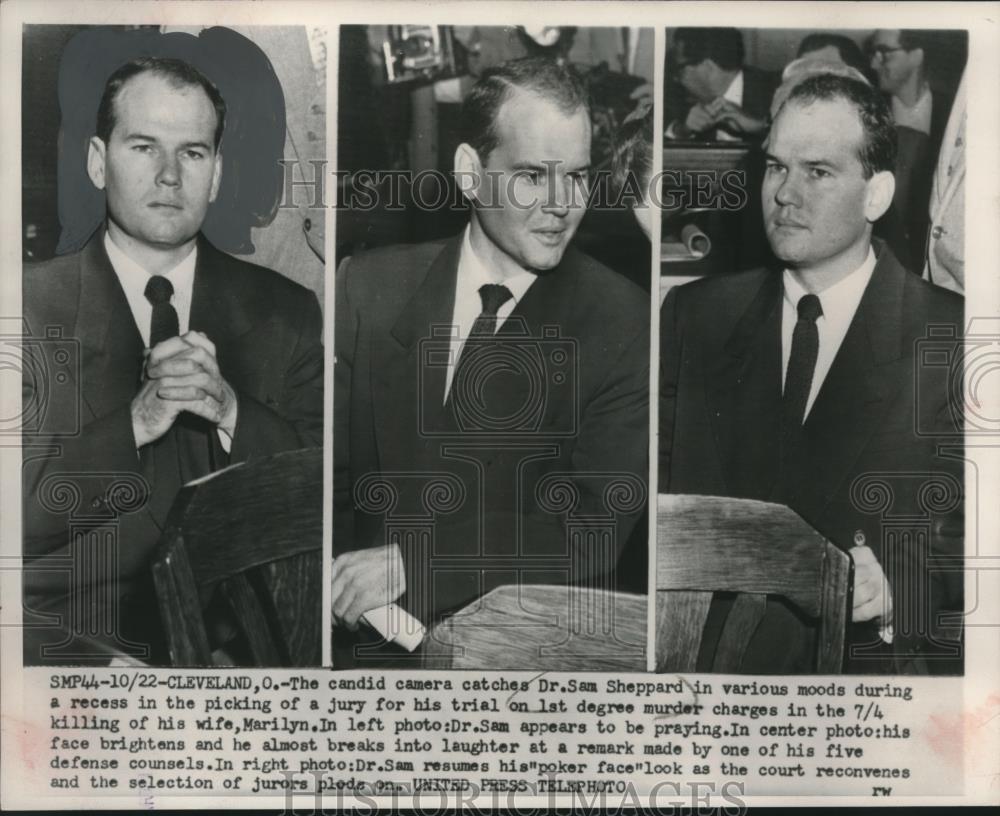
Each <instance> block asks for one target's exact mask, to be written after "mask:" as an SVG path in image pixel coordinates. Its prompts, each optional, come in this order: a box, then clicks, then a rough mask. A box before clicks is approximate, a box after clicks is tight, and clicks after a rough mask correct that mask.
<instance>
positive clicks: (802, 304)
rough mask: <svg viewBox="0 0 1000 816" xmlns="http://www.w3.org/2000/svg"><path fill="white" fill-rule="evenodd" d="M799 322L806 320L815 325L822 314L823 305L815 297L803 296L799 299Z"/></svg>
mask: <svg viewBox="0 0 1000 816" xmlns="http://www.w3.org/2000/svg"><path fill="white" fill-rule="evenodd" d="M798 310H799V320H808V321H809V322H810V323H815V322H816V320H817V318H819V317H820V316H821V315H822V314H823V305H822V304H821V303H820V302H819V298H818V297H816V295H803V296H802V297H801V298H800V299H799V306H798Z"/></svg>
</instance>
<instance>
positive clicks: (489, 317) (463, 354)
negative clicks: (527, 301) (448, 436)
mask: <svg viewBox="0 0 1000 816" xmlns="http://www.w3.org/2000/svg"><path fill="white" fill-rule="evenodd" d="M512 297H514V296H513V295H512V294H511V292H510V289H508V288H507V287H506V286H502V285H500V284H498V283H486V284H483V285H482V286H480V287H479V298H480V300H481V301H482V303H483V310H482V311H481V312H480V313H479V317H477V318H476V321H475V323H473V324H472V329H471V330H470V331H469V336H468V337H467V338H466V339H465V342H464V343H463V344H462V350H461V351H460V352H459V355H458V361H457V362H456V363H455V371H454V373H453V374H452V378H451V390H450V391H449V392H448V401H449V402H452V403H453V402H454V400H455V399H456V398H457V399H458V400H459V401H468V400H469V399H474V397H473V395H471V394H470V393H469V386H468V384H467V383H466V382H465V378H466V375H467V374H468V370H469V361H470V360H472V359H474V358H475V356H476V351H475V347H476V346H477V345H478V344H481V343H482V342H483V341H484V340H488V339H490V338H491V337H493V335H494V334H495V333H496V328H497V312H498V311H500V307H501V306H503V305H504V304H505V303H506V302H507V301H508V300H510V299H511V298H512ZM456 392H458V396H457V397H456Z"/></svg>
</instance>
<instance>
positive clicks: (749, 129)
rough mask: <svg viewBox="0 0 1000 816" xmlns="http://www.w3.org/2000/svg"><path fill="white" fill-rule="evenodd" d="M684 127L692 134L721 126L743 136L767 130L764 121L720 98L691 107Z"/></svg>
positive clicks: (733, 103)
mask: <svg viewBox="0 0 1000 816" xmlns="http://www.w3.org/2000/svg"><path fill="white" fill-rule="evenodd" d="M684 125H685V127H686V128H687V129H688V130H690V131H692V132H694V133H701V132H702V131H705V130H708V129H709V128H713V127H719V126H722V125H725V126H727V128H728V129H731V130H734V131H736V132H737V133H744V134H754V133H760V132H761V131H763V130H764V129H766V128H767V122H766V121H764V120H761V119H757V118H755V117H753V116H750V115H749V114H748V113H747V112H746V111H744V110H743V108H741V107H740V106H739V105H737V104H736V103H735V102H730V101H729V100H728V99H725V98H723V97H721V96H720V97H718V98H717V99H713V100H712V101H711V102H708V103H706V104H701V103H699V104H697V105H694V106H692V108H691V109H690V110H689V111H688V115H687V119H686V120H685V122H684Z"/></svg>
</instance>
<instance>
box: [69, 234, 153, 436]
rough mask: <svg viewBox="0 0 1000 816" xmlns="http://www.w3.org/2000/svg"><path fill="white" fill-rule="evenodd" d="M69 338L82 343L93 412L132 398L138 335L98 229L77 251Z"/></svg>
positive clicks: (138, 367)
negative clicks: (76, 298)
mask: <svg viewBox="0 0 1000 816" xmlns="http://www.w3.org/2000/svg"><path fill="white" fill-rule="evenodd" d="M79 275H80V277H79V301H78V304H77V312H76V325H75V326H74V327H73V335H72V336H73V337H75V338H76V339H77V340H79V342H80V353H81V363H82V365H81V370H82V371H83V372H85V373H84V376H83V382H82V383H81V393H82V396H83V399H84V401H85V402H86V403H87V406H88V407H89V408H90V410H91V412H92V413H93V415H94V416H95V417H102V416H105V415H106V414H108V413H110V412H111V411H113V410H114V409H116V408H117V407H119V406H121V405H122V404H124V403H127V402H130V401H131V400H132V398H133V397H134V396H135V394H136V392H137V391H138V389H139V379H140V375H141V372H142V359H143V358H142V352H143V343H142V337H141V335H140V334H139V329H138V328H137V326H136V325H135V318H134V317H133V316H132V310H131V309H130V308H129V305H128V300H127V299H126V298H125V292H124V290H123V289H122V287H121V284H120V283H119V282H118V276H117V275H116V274H115V271H114V268H113V267H112V266H111V261H110V260H108V256H107V253H106V252H105V251H104V231H103V230H99V231H98V232H97V233H95V234H94V237H93V238H91V239H90V241H89V242H88V243H87V245H86V246H85V247H84V249H83V250H82V252H81V254H80V266H79Z"/></svg>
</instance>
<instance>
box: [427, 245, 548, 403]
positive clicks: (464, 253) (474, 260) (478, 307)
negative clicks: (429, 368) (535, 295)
mask: <svg viewBox="0 0 1000 816" xmlns="http://www.w3.org/2000/svg"><path fill="white" fill-rule="evenodd" d="M470 233H471V227H466V228H465V235H464V237H463V238H462V250H461V252H460V254H459V256H458V274H457V276H456V281H455V310H454V311H453V312H452V315H451V348H450V354H449V355H448V372H447V375H446V377H445V385H444V399H445V400H447V399H448V392H449V391H451V380H452V377H453V376H454V374H455V363H456V362H458V356H459V354H461V353H462V346H463V345H464V344H465V338H466V337H468V335H469V332H470V331H472V325H473V324H474V323H475V322H476V318H477V317H479V315H480V313H481V312H482V311H483V300H482V298H481V297H480V295H479V288H480V287H481V286H483V285H484V284H487V283H498V284H501V285H503V286H506V287H507V289H508V290H509V291H510V293H511V295H513V297H512V298H511V299H510V300H508V301H507V302H506V303H504V305H503V306H501V307H500V308H499V309H498V310H497V321H496V329H499V328H500V327H501V326H502V325H503V323H504V321H505V320H506V319H507V317H508V316H509V315H510V313H511V312H513V311H514V308H515V307H516V306H517V304H518V303H519V302H520V300H521V298H523V297H524V295H525V293H526V292H527V291H528V289H530V288H531V284H533V283H534V282H535V280H536V279H537V278H538V276H537V275H536V274H535V273H534V272H521V273H520V274H517V275H514V276H512V277H509V278H506V279H504V278H502V277H501V276H499V275H498V274H497V273H496V272H495V271H494V270H492V269H490V268H489V267H487V266H486V265H485V264H484V263H483V262H482V260H481V259H480V258H479V256H478V255H476V253H475V250H473V248H472V240H471V238H470Z"/></svg>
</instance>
